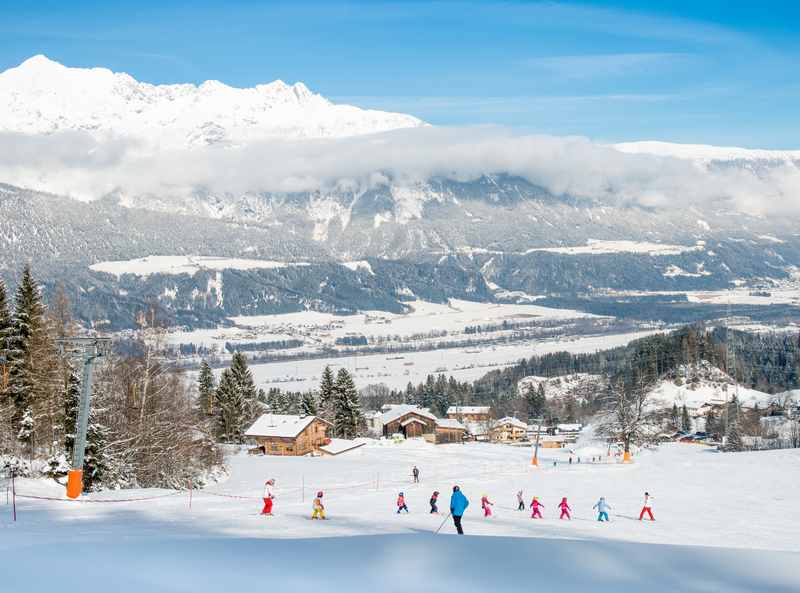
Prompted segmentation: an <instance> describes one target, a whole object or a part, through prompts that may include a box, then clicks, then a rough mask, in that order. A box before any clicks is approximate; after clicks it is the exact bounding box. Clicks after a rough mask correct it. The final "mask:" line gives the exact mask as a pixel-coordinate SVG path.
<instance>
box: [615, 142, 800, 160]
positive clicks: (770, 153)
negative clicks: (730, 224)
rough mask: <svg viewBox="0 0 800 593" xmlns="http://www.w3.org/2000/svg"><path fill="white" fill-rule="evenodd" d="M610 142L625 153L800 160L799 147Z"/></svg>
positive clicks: (692, 157)
mask: <svg viewBox="0 0 800 593" xmlns="http://www.w3.org/2000/svg"><path fill="white" fill-rule="evenodd" d="M612 146H613V148H615V149H616V150H619V151H620V152H625V153H628V154H651V155H655V156H662V157H672V158H678V159H686V160H692V161H697V162H700V163H712V162H725V161H768V162H775V163H778V162H782V163H787V164H791V163H799V162H800V150H763V149H759V148H739V147H736V146H711V145H708V144H676V143H674V142H659V141H655V140H645V141H639V142H621V143H618V144H614V145H612Z"/></svg>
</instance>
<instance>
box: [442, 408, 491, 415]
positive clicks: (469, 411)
mask: <svg viewBox="0 0 800 593" xmlns="http://www.w3.org/2000/svg"><path fill="white" fill-rule="evenodd" d="M490 410H491V408H490V407H489V406H450V407H449V408H447V413H448V414H488V413H489V411H490Z"/></svg>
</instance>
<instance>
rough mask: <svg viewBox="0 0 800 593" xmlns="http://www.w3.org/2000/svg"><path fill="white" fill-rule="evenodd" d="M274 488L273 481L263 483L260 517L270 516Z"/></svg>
mask: <svg viewBox="0 0 800 593" xmlns="http://www.w3.org/2000/svg"><path fill="white" fill-rule="evenodd" d="M273 486H275V480H273V479H269V480H267V481H266V482H264V496H263V500H264V508H263V509H261V514H262V515H268V516H270V517H271V516H272V501H273V500H274V499H275V495H274V494H273V493H272V488H273Z"/></svg>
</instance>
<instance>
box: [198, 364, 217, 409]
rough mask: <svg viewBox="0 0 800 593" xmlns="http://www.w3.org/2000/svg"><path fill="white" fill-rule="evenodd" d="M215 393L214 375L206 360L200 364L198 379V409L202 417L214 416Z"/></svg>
mask: <svg viewBox="0 0 800 593" xmlns="http://www.w3.org/2000/svg"><path fill="white" fill-rule="evenodd" d="M215 391H216V384H215V381H214V373H213V372H212V371H211V367H210V366H209V364H208V363H207V362H206V361H205V360H204V361H203V362H201V363H200V375H199V377H198V378H197V392H198V397H197V407H198V411H199V412H200V415H201V416H212V415H213V414H214V394H215Z"/></svg>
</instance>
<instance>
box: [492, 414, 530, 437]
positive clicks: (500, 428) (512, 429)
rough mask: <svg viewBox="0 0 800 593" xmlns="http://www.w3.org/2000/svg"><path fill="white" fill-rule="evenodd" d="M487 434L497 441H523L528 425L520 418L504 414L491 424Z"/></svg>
mask: <svg viewBox="0 0 800 593" xmlns="http://www.w3.org/2000/svg"><path fill="white" fill-rule="evenodd" d="M489 435H490V437H491V439H492V440H493V441H496V442H499V443H514V442H518V441H524V440H525V439H526V438H527V437H528V425H527V424H526V423H525V422H523V421H522V420H518V419H517V418H512V417H511V416H506V417H505V418H501V419H500V420H498V421H497V422H495V423H494V425H492V429H491V431H489Z"/></svg>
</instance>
